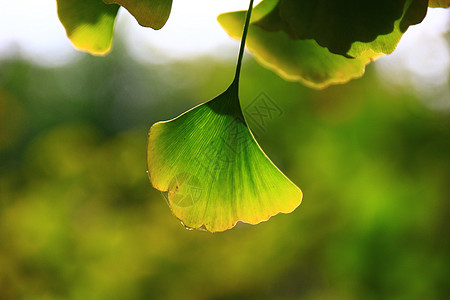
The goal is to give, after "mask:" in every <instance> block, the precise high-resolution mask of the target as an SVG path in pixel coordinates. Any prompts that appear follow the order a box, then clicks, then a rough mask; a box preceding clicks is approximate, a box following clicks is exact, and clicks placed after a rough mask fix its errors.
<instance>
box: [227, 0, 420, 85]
mask: <svg viewBox="0 0 450 300" xmlns="http://www.w3.org/2000/svg"><path fill="white" fill-rule="evenodd" d="M277 3H278V1H277V0H264V1H262V2H261V3H260V4H259V5H258V6H257V7H255V9H254V15H253V17H252V22H251V25H250V28H249V36H248V41H247V46H248V48H249V50H250V51H251V52H253V53H254V54H255V56H256V58H257V59H258V60H259V61H260V62H261V63H262V64H263V65H265V66H266V67H268V68H270V69H272V70H274V71H275V72H277V73H278V74H279V75H280V76H282V77H283V78H285V79H287V80H293V81H300V82H302V83H304V84H306V85H308V86H311V87H316V88H323V87H325V86H328V85H330V84H337V83H345V82H347V81H349V80H351V79H353V78H358V77H360V76H362V75H363V73H364V69H365V66H366V65H367V64H368V63H370V62H371V61H373V60H375V59H376V58H378V57H379V56H381V55H382V54H383V53H390V52H392V51H393V50H394V48H395V46H396V44H397V43H398V41H399V40H400V38H401V36H402V29H401V27H402V26H404V25H402V22H404V23H405V22H406V21H404V20H405V19H408V20H409V21H408V22H406V23H410V22H411V21H412V20H416V21H417V15H414V14H412V13H411V12H410V11H411V10H409V7H410V6H411V5H412V4H411V3H412V1H411V0H407V1H406V3H405V8H404V15H403V17H401V18H399V19H397V20H396V21H395V23H394V30H393V31H392V32H391V33H389V34H387V35H381V36H378V37H377V38H376V39H375V40H374V41H372V42H369V43H361V42H355V43H353V44H352V47H351V49H350V50H349V52H348V53H347V55H348V56H352V57H355V58H351V57H344V56H342V55H338V54H334V53H331V52H330V51H329V50H328V49H327V48H325V47H321V46H319V45H318V44H317V42H316V41H314V40H312V39H306V40H296V39H292V38H291V37H290V36H289V35H288V34H287V33H286V32H285V31H283V30H278V31H267V30H265V29H263V28H262V27H261V20H262V19H265V21H266V22H267V21H270V20H271V21H270V22H274V24H275V23H276V22H280V19H279V18H278V19H277V18H276V16H275V15H273V11H274V10H276V9H277V7H278V6H277ZM417 3H419V2H417ZM412 11H417V9H414V10H412ZM269 16H272V17H269ZM244 17H245V12H242V11H241V12H232V13H226V14H222V15H220V16H219V18H218V21H219V23H220V24H221V25H222V27H223V28H224V29H225V30H226V31H227V33H228V34H229V35H230V36H231V37H233V38H236V39H238V38H239V32H240V29H239V28H241V27H242V24H243V22H244V21H243V20H244ZM279 26H281V25H280V24H279Z"/></svg>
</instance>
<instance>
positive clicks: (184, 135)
mask: <svg viewBox="0 0 450 300" xmlns="http://www.w3.org/2000/svg"><path fill="white" fill-rule="evenodd" d="M147 157H148V170H149V177H150V180H151V182H152V184H153V186H154V187H155V188H157V189H158V190H160V191H167V192H168V199H169V205H170V208H171V210H172V212H173V214H174V215H175V216H176V217H177V218H178V219H180V220H181V221H182V222H183V224H184V225H185V226H187V227H189V228H199V227H202V226H204V228H206V230H208V231H210V232H216V231H224V230H227V229H229V228H232V227H233V226H234V225H235V224H236V223H237V222H238V221H242V222H246V223H251V224H256V223H259V222H261V221H265V220H267V219H269V218H270V217H271V216H273V215H275V214H277V213H279V212H282V213H289V212H291V211H293V210H294V209H295V208H296V207H297V206H298V205H299V204H300V202H301V199H302V192H301V191H300V189H299V188H298V187H297V186H296V185H295V184H294V183H292V182H291V181H290V180H289V179H288V178H287V177H286V176H285V175H284V174H283V173H282V172H281V171H280V170H279V169H277V167H276V166H275V165H274V164H273V163H272V162H271V161H270V159H269V158H268V157H267V156H266V155H265V154H264V152H263V151H262V150H261V148H260V147H259V145H258V143H257V142H256V141H255V139H254V137H253V135H252V133H251V131H250V129H249V128H248V126H247V123H246V122H245V119H244V116H243V114H242V111H241V108H240V104H239V99H238V89H237V81H234V83H233V84H232V85H231V86H230V88H228V89H227V90H226V91H225V92H224V93H223V94H221V95H219V96H218V97H216V98H214V99H213V100H211V101H209V102H206V103H203V104H201V105H199V106H197V107H195V108H193V109H191V110H189V111H187V112H185V113H184V114H182V115H180V116H178V117H177V118H175V119H173V120H170V121H166V122H159V123H156V124H154V125H153V126H152V127H151V129H150V133H149V140H148V153H147Z"/></svg>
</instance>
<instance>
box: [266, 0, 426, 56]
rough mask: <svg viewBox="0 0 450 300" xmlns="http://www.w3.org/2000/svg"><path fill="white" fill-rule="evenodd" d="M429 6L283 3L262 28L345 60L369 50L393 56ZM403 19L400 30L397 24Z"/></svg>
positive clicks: (350, 0)
mask: <svg viewBox="0 0 450 300" xmlns="http://www.w3.org/2000/svg"><path fill="white" fill-rule="evenodd" d="M427 4H428V1H427V0H406V1H405V0H396V1H392V0H378V1H360V0H343V1H334V0H319V1H296V0H280V1H279V2H278V4H277V5H276V6H275V7H274V9H273V10H272V11H271V12H270V13H269V14H267V15H266V16H265V17H263V18H262V19H261V20H260V21H259V22H258V25H259V26H261V27H262V28H264V29H265V30H269V31H279V30H282V31H284V32H286V33H287V34H288V35H289V36H290V37H291V38H293V39H302V40H304V39H314V40H315V41H316V42H317V43H318V44H319V45H320V46H322V47H326V48H328V49H329V50H330V51H331V52H332V53H336V54H341V55H345V56H352V57H355V56H359V55H361V53H363V52H364V51H366V50H368V49H371V50H374V51H375V52H383V53H391V52H392V51H393V50H394V49H395V46H396V45H397V43H398V40H399V38H400V36H401V34H402V33H403V32H404V31H405V30H406V29H407V28H408V27H409V26H410V25H413V24H417V23H420V22H421V21H422V19H423V18H424V17H425V14H426V11H427ZM402 16H405V17H404V18H403V20H402V24H401V26H400V28H399V26H398V24H397V25H396V23H398V21H399V20H400V19H401V18H402ZM399 30H400V32H399ZM379 36H383V38H381V39H379V38H378V37H379ZM355 43H357V44H356V45H355Z"/></svg>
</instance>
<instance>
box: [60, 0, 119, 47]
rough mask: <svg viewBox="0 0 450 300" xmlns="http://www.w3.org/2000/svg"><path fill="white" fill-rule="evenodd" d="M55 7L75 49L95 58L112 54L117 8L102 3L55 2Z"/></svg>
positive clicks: (92, 1)
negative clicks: (110, 52)
mask: <svg viewBox="0 0 450 300" xmlns="http://www.w3.org/2000/svg"><path fill="white" fill-rule="evenodd" d="M57 5H58V16H59V19H60V21H61V23H62V24H63V25H64V28H65V29H66V33H67V36H68V37H69V39H70V41H71V42H72V43H73V45H74V46H75V47H76V48H77V49H79V50H82V51H87V52H90V53H91V54H95V55H104V54H106V53H108V52H109V51H110V50H111V44H112V36H113V29H114V22H115V19H116V15H117V11H118V9H119V6H118V5H115V4H114V5H107V4H105V3H103V1H101V0H90V1H80V0H57Z"/></svg>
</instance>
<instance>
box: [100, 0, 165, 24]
mask: <svg viewBox="0 0 450 300" xmlns="http://www.w3.org/2000/svg"><path fill="white" fill-rule="evenodd" d="M103 1H104V2H105V3H116V4H120V5H122V6H123V7H125V8H126V9H127V10H128V11H129V12H130V13H131V14H132V15H133V16H134V17H135V18H136V20H137V21H138V23H139V24H140V25H142V26H145V27H151V28H153V29H161V28H162V27H163V26H164V24H166V21H167V19H168V18H169V15H170V10H171V8H172V0H103Z"/></svg>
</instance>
